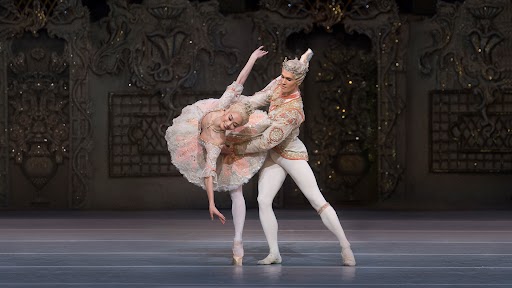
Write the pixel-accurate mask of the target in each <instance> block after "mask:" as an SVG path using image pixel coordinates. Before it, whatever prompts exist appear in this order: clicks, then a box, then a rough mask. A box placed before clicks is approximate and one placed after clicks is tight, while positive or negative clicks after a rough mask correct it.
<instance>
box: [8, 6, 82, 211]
mask: <svg viewBox="0 0 512 288" xmlns="http://www.w3.org/2000/svg"><path fill="white" fill-rule="evenodd" d="M18 9H20V10H18ZM21 10H22V11H21ZM0 11H1V12H2V13H1V15H0V31H1V32H0V47H1V48H0V54H1V55H2V56H1V58H0V60H1V61H2V62H1V63H0V67H2V68H1V69H2V73H1V74H0V75H1V76H2V79H1V82H2V83H6V84H7V85H8V86H7V87H6V86H2V93H5V94H3V95H4V97H6V98H4V100H3V101H6V100H7V99H9V106H7V103H6V102H2V103H5V105H2V108H3V109H4V110H3V111H2V113H4V114H2V119H5V121H6V123H8V124H7V127H9V128H8V131H7V135H5V134H3V135H4V137H5V138H4V139H2V142H1V143H2V144H1V145H2V147H5V146H3V145H7V143H9V144H8V145H9V146H10V148H9V153H10V155H9V156H10V158H11V159H12V160H13V163H16V165H19V166H18V167H20V169H22V171H23V173H24V175H25V176H26V179H27V180H28V181H30V182H31V183H32V184H33V186H34V187H35V188H36V189H37V191H40V190H41V189H42V187H43V186H45V185H46V183H48V181H51V180H52V178H53V176H54V175H55V173H56V170H57V169H58V168H59V167H60V165H61V164H62V163H63V162H64V161H69V162H70V163H69V165H67V167H70V168H69V169H70V171H69V173H68V175H69V179H67V180H68V181H67V183H66V185H63V186H62V187H66V188H63V189H66V190H67V194H68V199H67V201H64V203H66V202H67V203H68V206H67V207H66V208H69V207H75V208H78V207H83V206H84V205H85V200H86V197H87V194H88V191H89V185H90V183H89V181H90V177H91V174H90V173H91V164H90V163H89V160H88V159H89V157H88V154H89V152H90V149H91V145H92V142H91V125H90V120H91V118H90V111H89V106H90V103H89V95H88V92H87V67H88V62H89V60H88V52H87V46H88V44H87V43H88V40H87V37H86V36H87V32H88V25H89V19H88V16H89V14H88V11H87V9H85V8H84V7H82V5H81V4H80V2H79V1H50V2H49V1H46V2H44V3H43V2H41V1H37V0H34V1H25V2H23V5H21V6H20V7H19V8H18V7H17V6H15V5H14V1H0ZM45 45H46V46H45ZM3 85H5V84H3ZM7 97H8V98H7ZM4 126H5V125H4ZM4 129H5V128H4ZM4 129H2V131H5V130H4ZM2 149H4V148H2ZM2 152H5V151H4V150H2ZM2 155H4V156H5V154H2ZM0 157H1V156H0ZM2 159H4V158H2ZM2 163H4V162H3V161H2ZM4 168H5V167H4ZM4 171H5V170H4ZM6 183H8V181H2V188H3V190H2V191H1V192H0V195H6V193H7V192H8V191H9V187H7V186H6V185H4V184H6ZM6 191H7V192H6ZM12 193H14V192H12ZM39 196H40V195H36V196H35V197H36V198H38V197H39ZM3 198H4V199H5V196H4V197H3ZM59 202H61V201H59ZM59 208H64V207H59Z"/></svg>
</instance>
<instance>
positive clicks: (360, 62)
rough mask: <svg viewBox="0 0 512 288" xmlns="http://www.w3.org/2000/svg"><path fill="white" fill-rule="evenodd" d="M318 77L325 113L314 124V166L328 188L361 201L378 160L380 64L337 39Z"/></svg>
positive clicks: (322, 183)
mask: <svg viewBox="0 0 512 288" xmlns="http://www.w3.org/2000/svg"><path fill="white" fill-rule="evenodd" d="M324 54H325V61H321V67H322V70H321V72H320V73H318V74H316V81H317V82H320V83H321V87H322V90H321V91H319V93H318V97H320V99H319V102H320V103H321V107H320V110H321V114H320V115H318V116H316V117H315V118H314V119H313V120H312V121H310V123H311V124H309V125H308V127H309V129H308V132H309V135H310V138H311V140H312V142H313V149H310V158H311V163H312V167H313V169H314V170H315V172H316V175H317V177H318V180H319V181H318V182H319V183H320V185H321V186H322V188H323V191H331V192H336V193H340V191H341V192H342V193H344V195H343V196H344V199H345V200H356V198H357V196H356V195H354V191H353V188H354V186H355V185H356V184H357V183H359V181H360V180H361V179H363V178H364V177H365V175H366V172H367V171H368V168H369V166H370V162H371V161H373V159H374V158H375V153H376V146H375V143H376V137H377V124H376V123H377V119H376V118H377V99H376V84H377V79H376V74H377V73H376V72H377V66H376V61H375V58H374V57H373V55H372V54H371V53H369V52H365V51H364V50H360V49H359V48H357V49H356V48H353V47H352V48H349V47H346V46H344V45H343V44H342V42H340V41H339V40H332V41H331V42H330V43H329V46H328V47H327V49H326V50H325V52H324Z"/></svg>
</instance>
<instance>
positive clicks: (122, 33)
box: [92, 0, 239, 119]
mask: <svg viewBox="0 0 512 288" xmlns="http://www.w3.org/2000/svg"><path fill="white" fill-rule="evenodd" d="M108 5H109V6H110V14H109V16H108V17H107V18H105V19H103V21H102V22H101V24H100V25H101V28H102V29H100V31H106V32H105V33H103V34H102V35H101V36H100V37H101V41H100V42H101V43H102V44H101V46H100V47H98V48H97V49H96V53H95V55H94V57H93V61H92V69H93V71H94V72H95V73H97V74H106V73H109V74H115V73H119V72H120V71H122V70H123V69H124V68H125V67H126V68H128V69H129V71H130V73H131V76H130V81H131V83H130V85H132V84H133V85H135V86H136V87H139V88H141V89H144V90H149V89H151V90H157V91H158V90H160V91H162V103H163V104H164V106H166V107H168V109H169V111H170V115H169V119H172V118H173V117H175V116H176V115H174V113H175V112H176V111H179V110H180V109H181V108H182V107H176V105H174V103H173V101H174V99H173V98H176V97H173V95H174V94H175V93H176V91H177V90H179V89H185V88H190V87H192V86H193V85H194V83H195V82H196V79H197V73H198V70H199V64H200V63H199V60H198V57H199V55H200V54H201V53H204V54H206V55H207V56H208V59H209V61H210V64H211V63H213V61H214V59H215V57H216V55H217V54H219V53H223V54H226V55H228V57H229V58H230V59H232V60H234V62H233V63H229V64H231V65H226V66H225V69H226V70H227V71H228V73H233V72H234V71H235V70H236V69H237V68H238V65H239V59H238V51H237V50H236V49H233V48H228V47H225V45H224V44H223V43H222V37H223V35H224V34H225V33H226V31H225V28H224V27H223V24H224V22H225V21H224V19H223V16H222V15H221V14H220V13H219V12H218V7H217V6H218V3H216V2H214V1H209V2H202V3H197V2H189V1H185V0H172V1H164V0H151V1H145V2H144V5H138V4H132V5H128V4H126V1H120V0H117V1H110V2H108Z"/></svg>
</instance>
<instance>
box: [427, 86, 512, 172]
mask: <svg viewBox="0 0 512 288" xmlns="http://www.w3.org/2000/svg"><path fill="white" fill-rule="evenodd" d="M430 100H431V105H430V108H431V113H430V133H431V134H430V135H431V141H430V166H431V167H430V169H431V171H432V172H479V173H505V172H512V91H506V92H505V93H503V94H502V95H501V96H500V97H499V99H496V101H495V102H494V103H493V104H492V105H490V106H489V107H488V109H487V119H486V118H484V117H483V116H482V115H483V114H482V113H481V112H480V110H479V109H478V105H479V103H481V99H479V97H478V96H476V95H474V94H473V93H470V92H469V91H461V90H459V91H434V92H433V93H431V99H430Z"/></svg>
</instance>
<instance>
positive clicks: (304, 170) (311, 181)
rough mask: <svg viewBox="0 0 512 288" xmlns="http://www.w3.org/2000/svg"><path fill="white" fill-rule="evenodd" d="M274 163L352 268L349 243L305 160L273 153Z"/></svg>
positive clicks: (352, 259)
mask: <svg viewBox="0 0 512 288" xmlns="http://www.w3.org/2000/svg"><path fill="white" fill-rule="evenodd" d="M270 155H271V157H272V159H273V160H274V162H275V163H277V164H279V165H280V166H281V167H282V168H284V169H285V170H286V172H287V173H288V174H290V176H291V177H292V178H293V181H295V183H296V184H297V186H298V187H299V188H300V190H301V191H302V193H303V194H304V196H306V198H307V199H308V201H309V203H311V206H313V208H315V210H316V211H318V212H319V214H320V217H321V218H322V222H323V223H324V225H325V226H326V227H327V228H328V229H329V230H330V231H331V232H332V233H333V234H334V235H336V237H337V238H338V241H339V243H340V246H341V249H342V257H343V264H344V265H347V266H354V265H355V264H356V263H355V259H354V255H353V253H352V250H351V248H350V243H349V242H348V239H347V237H346V235H345V231H343V228H342V227H341V224H340V221H339V219H338V215H337V214H336V211H334V209H333V208H332V207H331V206H330V205H329V203H327V201H325V198H324V196H323V195H322V193H321V192H320V189H319V188H318V184H317V182H316V179H315V175H314V174H313V171H312V170H311V167H310V166H309V164H308V163H307V162H306V161H305V160H289V159H286V158H283V157H281V156H279V155H277V154H275V153H270Z"/></svg>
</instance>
